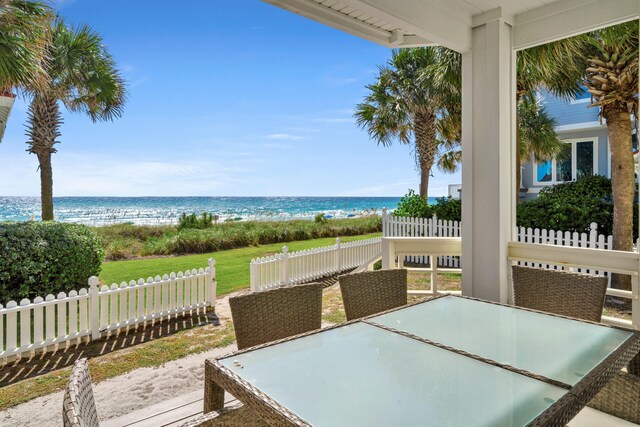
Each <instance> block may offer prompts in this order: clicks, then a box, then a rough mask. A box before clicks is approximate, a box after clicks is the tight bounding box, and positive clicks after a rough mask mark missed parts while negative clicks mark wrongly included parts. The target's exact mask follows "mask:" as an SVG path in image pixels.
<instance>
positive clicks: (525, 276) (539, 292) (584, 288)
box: [512, 265, 607, 322]
mask: <svg viewBox="0 0 640 427" xmlns="http://www.w3.org/2000/svg"><path fill="white" fill-rule="evenodd" d="M512 273H513V274H512V277H513V302H514V305H516V306H518V307H526V308H531V309H534V310H540V311H546V312H548V313H553V314H559V315H562V316H568V317H573V318H576V319H583V320H590V321H592V322H600V318H601V317H602V307H603V306H604V296H605V292H606V291H607V278H606V277H604V276H592V275H587V274H578V273H569V272H566V271H557V270H546V269H542V268H532V267H521V266H518V265H514V266H513V267H512Z"/></svg>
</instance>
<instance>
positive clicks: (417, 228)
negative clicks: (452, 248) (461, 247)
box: [382, 210, 461, 268]
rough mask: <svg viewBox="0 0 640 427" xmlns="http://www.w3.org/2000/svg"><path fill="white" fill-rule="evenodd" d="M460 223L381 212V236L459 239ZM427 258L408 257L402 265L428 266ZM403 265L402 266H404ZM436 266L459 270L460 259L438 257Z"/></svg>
mask: <svg viewBox="0 0 640 427" xmlns="http://www.w3.org/2000/svg"><path fill="white" fill-rule="evenodd" d="M460 224H461V223H460V222H458V221H446V220H442V219H438V217H436V216H435V215H434V216H433V217H432V218H412V217H402V216H394V215H390V214H388V213H387V212H386V210H383V213H382V236H383V237H460V230H461V227H460ZM429 259H430V258H429V257H428V256H420V255H408V256H406V257H405V258H404V263H414V264H422V265H425V266H428V265H430V264H429ZM404 263H403V264H404ZM438 266H439V267H445V268H460V257H457V256H441V257H438Z"/></svg>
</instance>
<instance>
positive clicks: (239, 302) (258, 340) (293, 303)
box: [229, 283, 322, 350]
mask: <svg viewBox="0 0 640 427" xmlns="http://www.w3.org/2000/svg"><path fill="white" fill-rule="evenodd" d="M229 306H230V307H231V317H232V318H233V326H234V329H235V332H236V342H237V344H238V349H239V350H240V349H243V348H247V347H253V346H255V345H259V344H264V343H267V342H270V341H275V340H279V339H282V338H287V337H290V336H293V335H297V334H301V333H303V332H308V331H312V330H314V329H320V326H321V322H322V284H321V283H308V284H304V285H293V286H282V287H279V288H275V289H269V290H266V291H259V292H253V293H249V294H245V295H239V296H236V297H232V298H229Z"/></svg>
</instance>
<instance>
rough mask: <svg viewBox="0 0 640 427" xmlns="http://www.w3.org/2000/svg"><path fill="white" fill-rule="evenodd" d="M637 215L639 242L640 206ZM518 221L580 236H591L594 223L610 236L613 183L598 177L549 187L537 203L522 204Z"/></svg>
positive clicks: (636, 231) (599, 229)
mask: <svg viewBox="0 0 640 427" xmlns="http://www.w3.org/2000/svg"><path fill="white" fill-rule="evenodd" d="M633 215H634V218H633V225H634V234H635V236H636V238H637V237H638V208H637V206H636V208H635V209H634V211H633ZM517 218H518V220H517V222H518V226H521V227H531V228H540V229H543V228H544V229H547V230H561V231H571V232H573V231H577V232H579V233H588V232H589V230H590V225H591V223H592V222H595V223H596V224H598V233H600V234H604V235H605V236H608V235H610V234H612V233H613V198H612V195H611V180H610V179H608V178H606V177H603V176H599V175H594V176H589V177H585V178H580V179H578V180H577V181H573V182H566V183H563V184H556V185H553V186H549V187H545V188H544V189H542V190H540V193H538V197H537V198H536V199H534V200H531V201H528V202H521V203H519V204H518V208H517Z"/></svg>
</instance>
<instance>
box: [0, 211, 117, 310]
mask: <svg viewBox="0 0 640 427" xmlns="http://www.w3.org/2000/svg"><path fill="white" fill-rule="evenodd" d="M103 259H104V252H103V250H102V245H101V244H100V240H99V239H98V236H97V235H96V233H94V232H93V231H92V230H91V229H90V228H89V227H86V226H84V225H79V224H63V223H58V222H34V221H30V222H3V223H0V303H2V304H6V303H7V302H8V301H10V300H14V301H16V302H19V301H20V300H21V299H22V298H29V299H33V298H35V297H36V296H41V297H43V298H44V297H46V296H47V295H48V294H53V295H57V294H58V293H60V292H69V291H71V290H73V289H79V288H82V287H85V288H86V287H87V280H88V278H89V277H90V276H93V275H98V273H99V272H100V266H101V265H102V261H103Z"/></svg>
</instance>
